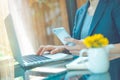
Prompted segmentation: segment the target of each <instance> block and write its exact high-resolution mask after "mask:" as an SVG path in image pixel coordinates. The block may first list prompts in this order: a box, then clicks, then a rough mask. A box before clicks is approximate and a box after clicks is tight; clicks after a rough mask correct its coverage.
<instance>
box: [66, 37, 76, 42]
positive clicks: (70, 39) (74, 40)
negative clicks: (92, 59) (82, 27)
mask: <svg viewBox="0 0 120 80" xmlns="http://www.w3.org/2000/svg"><path fill="white" fill-rule="evenodd" d="M65 41H67V42H73V43H78V40H76V39H74V38H66V39H65Z"/></svg>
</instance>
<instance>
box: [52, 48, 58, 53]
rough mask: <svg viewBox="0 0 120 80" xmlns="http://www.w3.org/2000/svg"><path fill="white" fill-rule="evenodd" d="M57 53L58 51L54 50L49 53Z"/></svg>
mask: <svg viewBox="0 0 120 80" xmlns="http://www.w3.org/2000/svg"><path fill="white" fill-rule="evenodd" d="M58 52H59V49H57V48H56V49H54V50H52V51H51V52H50V53H51V54H55V53H58Z"/></svg>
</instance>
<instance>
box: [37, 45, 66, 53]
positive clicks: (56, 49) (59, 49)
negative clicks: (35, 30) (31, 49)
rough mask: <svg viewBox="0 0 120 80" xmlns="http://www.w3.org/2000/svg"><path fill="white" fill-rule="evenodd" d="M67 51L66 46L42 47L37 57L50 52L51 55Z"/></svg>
mask: <svg viewBox="0 0 120 80" xmlns="http://www.w3.org/2000/svg"><path fill="white" fill-rule="evenodd" d="M63 50H65V47H64V46H53V45H47V46H44V45H42V46H40V48H39V50H38V52H37V55H42V54H43V53H44V52H45V51H49V52H50V53H51V54H55V53H58V52H62V51H63Z"/></svg>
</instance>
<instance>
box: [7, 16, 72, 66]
mask: <svg viewBox="0 0 120 80" xmlns="http://www.w3.org/2000/svg"><path fill="white" fill-rule="evenodd" d="M5 25H6V30H7V34H8V39H9V42H10V46H11V49H12V53H13V56H14V58H15V60H16V61H18V62H19V64H20V65H22V66H23V67H31V66H36V65H42V64H45V63H49V62H54V61H61V60H62V61H63V60H68V59H72V58H73V56H72V55H70V54H64V53H57V54H53V55H52V54H44V55H42V56H38V55H36V54H35V52H29V53H32V54H28V55H22V54H26V53H23V51H21V48H20V43H19V41H18V38H17V35H16V33H15V27H14V25H13V21H12V17H11V15H8V16H7V18H6V19H5Z"/></svg>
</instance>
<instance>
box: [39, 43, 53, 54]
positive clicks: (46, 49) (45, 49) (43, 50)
mask: <svg viewBox="0 0 120 80" xmlns="http://www.w3.org/2000/svg"><path fill="white" fill-rule="evenodd" d="M53 49H54V47H53V46H50V45H48V46H46V47H44V48H43V49H42V51H41V52H40V55H42V54H43V53H44V52H45V51H51V50H53Z"/></svg>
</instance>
